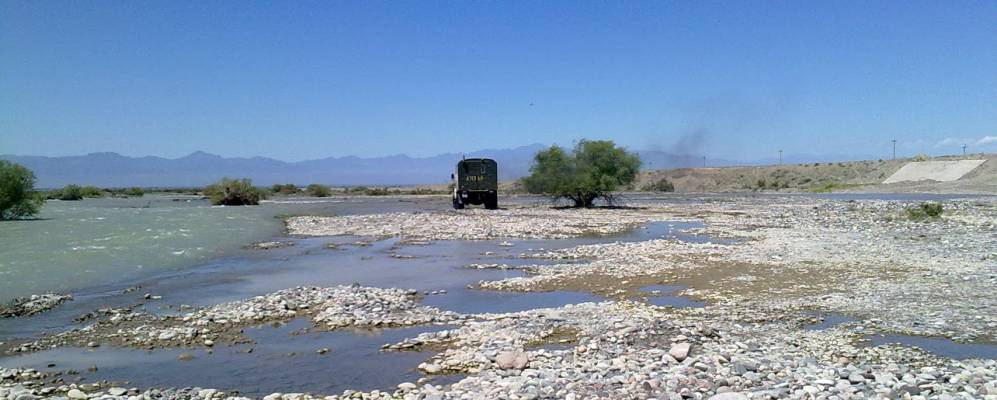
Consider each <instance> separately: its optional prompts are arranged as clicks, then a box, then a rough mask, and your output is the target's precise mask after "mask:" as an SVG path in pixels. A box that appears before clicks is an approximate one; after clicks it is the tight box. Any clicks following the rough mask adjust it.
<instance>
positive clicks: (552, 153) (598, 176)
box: [522, 140, 640, 207]
mask: <svg viewBox="0 0 997 400" xmlns="http://www.w3.org/2000/svg"><path fill="white" fill-rule="evenodd" d="M638 169H640V158H639V157H638V156H637V155H636V154H633V153H630V152H628V151H626V150H625V149H623V148H621V147H617V146H616V145H615V144H614V143H613V142H612V141H609V140H581V141H579V142H578V144H577V145H575V148H574V149H573V150H572V152H571V153H570V154H569V153H567V152H566V151H564V149H562V148H560V147H557V146H551V147H550V148H549V149H547V150H542V151H539V152H537V154H536V155H535V156H534V160H533V165H532V166H531V167H530V176H527V177H525V178H523V180H522V183H523V186H524V187H525V188H526V190H527V191H529V192H530V193H537V194H545V195H548V196H551V197H553V198H554V199H568V200H570V201H571V202H572V203H573V205H574V206H575V207H592V206H594V205H595V201H596V200H597V199H603V200H605V201H606V202H607V203H610V204H612V203H613V196H612V192H613V191H614V190H616V189H617V188H618V187H620V186H623V185H627V184H630V183H631V182H633V181H634V178H635V177H636V175H637V171H638Z"/></svg>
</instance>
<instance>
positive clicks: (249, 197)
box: [204, 178, 264, 206]
mask: <svg viewBox="0 0 997 400" xmlns="http://www.w3.org/2000/svg"><path fill="white" fill-rule="evenodd" d="M204 195H205V196H208V198H209V199H211V204H215V205H226V206H245V205H257V204H260V200H261V199H263V198H264V193H263V191H262V190H260V189H258V188H256V187H255V186H253V182H252V181H251V180H249V179H245V178H244V179H231V178H222V180H220V181H218V182H216V183H214V184H211V185H209V186H208V187H206V188H204Z"/></svg>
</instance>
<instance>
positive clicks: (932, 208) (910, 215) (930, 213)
mask: <svg viewBox="0 0 997 400" xmlns="http://www.w3.org/2000/svg"><path fill="white" fill-rule="evenodd" d="M904 211H905V213H906V214H907V219H909V220H911V221H924V220H926V219H929V218H930V219H938V218H940V217H941V216H942V212H943V211H944V208H943V207H942V203H935V202H926V203H921V204H920V205H918V206H917V207H909V208H907V209H906V210H904Z"/></svg>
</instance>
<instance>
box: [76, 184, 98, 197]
mask: <svg viewBox="0 0 997 400" xmlns="http://www.w3.org/2000/svg"><path fill="white" fill-rule="evenodd" d="M80 194H82V195H83V197H86V198H100V197H104V190H103V189H101V188H99V187H96V186H83V187H81V188H80Z"/></svg>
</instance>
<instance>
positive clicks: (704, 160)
mask: <svg viewBox="0 0 997 400" xmlns="http://www.w3.org/2000/svg"><path fill="white" fill-rule="evenodd" d="M963 153H965V151H964V152H963ZM703 168H706V156H703Z"/></svg>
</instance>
